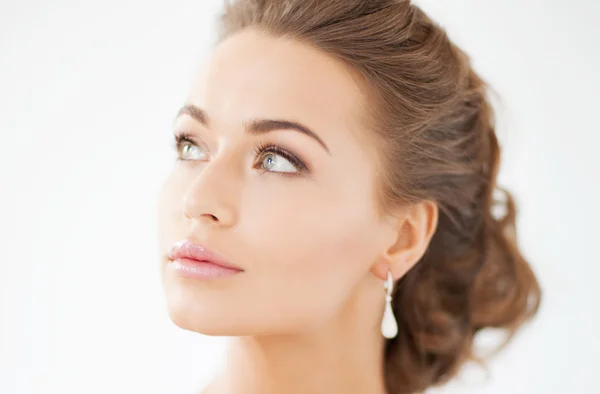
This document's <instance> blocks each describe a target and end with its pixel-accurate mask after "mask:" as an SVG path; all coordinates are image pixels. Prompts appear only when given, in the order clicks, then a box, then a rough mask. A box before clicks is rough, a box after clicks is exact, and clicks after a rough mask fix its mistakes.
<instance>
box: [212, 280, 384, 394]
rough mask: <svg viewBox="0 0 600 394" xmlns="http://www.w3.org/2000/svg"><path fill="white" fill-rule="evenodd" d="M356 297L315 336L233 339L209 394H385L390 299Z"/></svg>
mask: <svg viewBox="0 0 600 394" xmlns="http://www.w3.org/2000/svg"><path fill="white" fill-rule="evenodd" d="M377 285H378V287H377V289H379V288H380V287H381V286H380V284H379V283H377ZM371 288H372V287H371ZM356 294H357V295H355V296H353V297H352V298H351V299H350V300H349V301H348V303H347V304H346V306H345V307H344V308H343V310H342V311H341V312H340V314H339V316H336V318H335V319H333V320H332V321H330V322H329V323H327V325H326V326H321V327H318V329H314V330H312V331H310V332H303V333H297V334H294V335H285V336H247V337H235V338H232V340H231V343H230V348H229V357H228V360H227V364H226V367H225V368H224V369H223V370H222V371H221V373H220V374H219V375H217V377H216V378H215V379H214V380H213V382H212V383H211V384H210V386H209V387H208V388H207V389H206V390H205V391H204V393H205V394H276V393H277V394H280V393H286V394H297V393H298V394H299V393H302V394H312V393H345V394H353V393H356V394H358V393H360V394H364V393H370V394H384V393H385V392H386V391H385V385H384V379H383V371H384V369H383V351H384V345H385V342H384V339H383V337H382V336H381V332H380V323H381V316H382V314H383V308H384V293H383V290H381V289H379V291H368V292H364V291H363V292H356Z"/></svg>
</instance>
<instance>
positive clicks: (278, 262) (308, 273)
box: [244, 195, 376, 324]
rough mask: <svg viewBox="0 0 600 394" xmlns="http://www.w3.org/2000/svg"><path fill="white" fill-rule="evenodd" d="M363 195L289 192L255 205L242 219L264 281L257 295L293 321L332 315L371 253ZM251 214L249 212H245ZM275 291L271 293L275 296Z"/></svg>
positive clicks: (363, 270) (368, 216)
mask: <svg viewBox="0 0 600 394" xmlns="http://www.w3.org/2000/svg"><path fill="white" fill-rule="evenodd" d="M368 203H369V202H368V201H364V200H363V201H362V202H361V206H360V207H357V206H356V205H355V204H348V205H342V204H340V203H339V202H338V203H331V204H327V203H325V202H324V201H323V199H322V198H314V199H311V198H310V196H308V195H303V196H302V195H295V196H288V198H287V199H278V200H277V201H272V202H271V203H270V204H268V205H266V204H261V207H260V209H255V208H252V209H250V207H248V208H249V209H248V210H247V211H246V212H261V213H262V215H261V216H260V217H254V218H253V219H251V220H250V222H248V223H246V225H244V228H246V229H247V230H246V231H244V233H245V234H248V235H249V237H250V239H249V240H248V241H249V243H248V246H250V247H251V248H252V252H253V253H252V255H253V259H254V260H255V262H256V270H257V276H258V277H260V278H261V282H263V281H264V283H263V284H262V285H260V286H257V288H259V289H260V293H262V297H264V298H265V299H270V303H271V305H273V300H274V298H276V299H277V301H276V302H277V308H278V309H280V310H284V311H285V312H280V313H284V314H285V315H288V316H290V315H291V316H293V317H292V318H296V319H300V320H301V319H306V322H301V321H297V324H302V323H306V324H311V323H316V322H318V321H322V320H324V319H327V318H329V317H331V316H332V314H334V313H335V311H336V310H337V309H339V307H340V306H341V304H342V303H343V302H344V301H345V300H346V298H347V297H348V296H349V293H350V292H351V291H352V289H353V287H355V286H356V285H357V284H358V282H359V281H361V280H362V278H364V276H365V275H366V274H367V273H368V271H369V269H370V266H371V264H372V262H373V261H374V259H375V257H376V250H375V247H374V245H375V243H374V242H373V236H374V234H375V233H376V229H375V225H374V222H373V217H374V213H371V209H370V208H369V206H368ZM247 218H248V219H250V217H247ZM274 294H276V296H275V297H274Z"/></svg>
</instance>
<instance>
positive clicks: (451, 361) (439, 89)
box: [217, 0, 541, 393]
mask: <svg viewBox="0 0 600 394" xmlns="http://www.w3.org/2000/svg"><path fill="white" fill-rule="evenodd" d="M220 22H221V24H220V29H221V30H220V31H219V36H218V37H219V39H218V41H217V42H219V41H221V40H222V39H225V38H227V37H229V36H230V35H232V34H234V33H236V32H238V31H241V30H243V29H245V28H250V27H251V28H257V29H260V30H261V31H264V32H265V33H267V34H270V35H272V36H275V37H282V38H291V39H295V40H298V41H300V42H303V43H306V44H309V45H312V46H313V47H315V48H317V49H318V50H321V51H323V52H324V53H326V54H328V55H330V56H332V57H334V58H336V59H338V60H339V61H341V62H343V63H344V64H345V65H347V66H348V67H349V69H350V70H352V71H353V72H355V73H356V74H357V75H358V76H359V77H360V81H361V83H362V85H363V86H361V88H363V89H364V92H365V97H366V98H367V103H368V110H367V112H368V116H366V117H365V120H366V121H367V122H366V126H367V128H368V129H370V130H372V132H373V134H374V135H375V136H376V138H374V140H376V146H377V148H378V153H379V157H380V162H381V163H380V164H381V166H382V170H383V171H381V173H382V175H381V193H380V194H381V196H382V199H381V202H382V204H381V206H382V207H383V208H390V207H392V206H395V205H398V204H405V203H411V202H418V201H423V200H430V201H434V202H435V203H436V204H437V205H438V207H439V220H438V226H437V228H436V230H435V233H434V235H433V237H432V239H431V242H430V244H429V246H428V249H427V251H426V253H425V254H424V256H423V257H422V258H421V259H420V261H419V262H418V263H417V264H416V265H415V266H414V267H413V268H412V269H411V270H410V271H409V272H408V273H407V274H406V275H405V276H404V277H402V278H401V279H400V280H399V281H398V284H397V286H396V288H395V291H394V295H393V301H392V303H393V310H394V313H395V315H396V317H397V320H398V324H399V326H400V330H399V333H398V336H397V337H396V338H394V339H391V340H388V341H387V343H386V347H385V383H386V387H387V389H388V391H389V392H390V393H414V392H421V391H423V390H425V389H426V388H428V387H430V386H433V385H439V384H441V383H444V382H446V381H447V380H448V379H450V378H451V377H453V376H454V375H455V374H456V373H457V372H458V371H459V368H460V366H461V365H462V364H463V363H464V362H466V361H468V360H479V359H478V358H477V357H476V355H475V351H474V350H475V349H474V345H473V339H474V337H475V334H477V333H478V332H479V331H481V330H482V329H484V328H488V327H492V328H499V329H503V330H504V332H506V333H507V338H508V339H510V338H511V337H512V336H513V334H514V333H515V332H516V330H517V328H519V327H520V326H521V325H522V324H523V323H524V322H525V321H526V320H528V319H530V318H531V317H532V316H533V315H534V314H535V313H536V312H537V310H538V307H539V304H540V296H541V292H540V287H539V284H538V282H537V280H536V277H535V275H534V273H533V271H532V269H531V268H530V266H529V264H528V263H527V261H526V260H525V259H524V257H523V256H522V254H521V252H520V251H519V248H518V246H517V241H516V231H515V216H516V209H515V204H514V201H513V199H512V197H511V195H510V194H509V193H508V192H506V191H505V192H504V193H503V196H504V198H501V199H498V198H497V196H496V195H495V194H496V193H497V191H501V189H500V188H498V187H497V185H496V177H497V173H498V167H499V156H500V148H499V146H498V140H497V137H496V132H495V120H494V113H493V110H492V107H491V104H490V102H489V99H488V88H487V85H486V83H485V82H484V81H483V80H482V78H481V77H480V76H479V75H478V74H477V73H476V72H475V71H474V70H473V68H472V66H471V64H470V59H469V57H468V56H467V55H466V54H465V53H464V52H463V51H461V50H460V49H459V48H458V47H457V46H456V45H454V44H453V43H452V42H451V41H450V39H449V38H448V36H447V34H446V32H445V31H444V30H443V29H442V28H441V27H440V26H439V25H437V24H436V23H435V22H433V21H432V20H431V19H430V18H429V17H428V16H427V15H426V14H425V13H424V12H423V11H422V10H421V9H420V8H419V7H417V6H415V5H413V4H411V2H410V1H409V0H327V1H322V0H237V1H235V0H234V1H226V2H225V10H224V12H223V14H222V15H221V20H220ZM498 207H499V208H501V210H502V211H503V214H502V215H501V216H498V215H494V214H493V210H494V212H495V210H496V209H497V208H498ZM508 339H507V341H508ZM505 343H506V342H505Z"/></svg>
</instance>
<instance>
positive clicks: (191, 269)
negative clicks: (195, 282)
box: [168, 258, 243, 279]
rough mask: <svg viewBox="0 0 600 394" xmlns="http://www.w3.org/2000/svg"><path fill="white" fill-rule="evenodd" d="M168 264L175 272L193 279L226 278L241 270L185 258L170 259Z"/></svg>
mask: <svg viewBox="0 0 600 394" xmlns="http://www.w3.org/2000/svg"><path fill="white" fill-rule="evenodd" d="M168 266H169V268H170V269H171V270H173V271H175V272H176V273H177V274H179V275H181V276H185V277H188V278H194V279H216V278H226V277H230V276H233V275H236V274H239V273H240V272H243V271H241V270H238V269H235V268H227V267H222V266H220V265H216V264H213V263H209V262H207V261H198V260H193V259H186V258H180V259H176V260H170V261H169V264H168Z"/></svg>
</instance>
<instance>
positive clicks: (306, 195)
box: [160, 0, 540, 394]
mask: <svg viewBox="0 0 600 394" xmlns="http://www.w3.org/2000/svg"><path fill="white" fill-rule="evenodd" d="M221 22H222V30H221V32H220V38H219V40H218V45H217V46H216V47H215V48H214V52H213V54H212V56H211V58H210V60H209V62H208V63H207V65H206V67H205V68H204V69H203V70H202V71H201V72H200V73H199V74H198V78H197V79H196V81H195V83H194V85H193V88H192V89H191V93H190V95H189V98H188V100H187V102H186V103H185V105H184V106H183V108H182V109H181V110H180V112H179V114H178V116H177V118H176V121H175V126H174V134H175V141H176V143H175V146H176V152H177V155H178V162H177V164H176V165H175V167H174V169H173V171H172V174H171V175H170V177H169V178H168V180H167V182H166V183H165V186H164V189H163V193H162V195H161V205H160V207H161V208H160V229H161V234H160V236H161V238H160V239H161V250H162V251H163V252H164V261H163V264H162V273H163V282H164V289H165V294H166V299H167V305H168V310H169V314H170V316H171V318H172V320H173V321H174V322H175V323H176V324H177V325H178V326H180V327H181V328H183V329H186V330H191V331H196V332H198V333H202V334H206V335H225V336H232V337H233V338H232V341H231V348H230V352H229V357H228V361H227V363H226V366H225V367H224V368H223V370H222V371H221V373H219V374H218V375H217V376H216V377H215V378H214V380H213V381H212V382H211V384H209V385H208V386H207V387H206V388H205V390H204V393H205V394H222V393H231V394H236V393H244V394H247V393H257V394H258V393H260V394H269V393H286V394H293V393H303V394H310V393H344V394H352V393H357V394H358V393H360V394H364V393H370V394H377V393H416V392H421V391H423V390H425V389H426V388H428V387H430V386H433V385H436V384H439V383H442V382H444V381H446V380H448V379H449V378H450V377H452V376H453V375H454V374H455V373H456V372H457V370H458V368H459V367H460V366H461V365H462V364H463V363H464V362H465V361H467V360H469V359H472V358H474V355H473V352H472V342H473V337H474V335H475V334H476V333H477V332H478V331H479V330H481V329H483V328H486V327H499V328H504V329H506V330H507V331H508V333H509V334H512V333H514V331H515V330H516V329H517V328H518V327H519V326H520V325H521V324H522V323H523V322H524V321H525V320H527V319H529V318H530V317H531V316H533V315H534V313H535V311H536V310H537V308H538V304H539V299H540V290H539V286H538V283H537V281H536V278H535V276H534V274H533V273H532V271H531V268H530V267H529V265H528V263H527V262H526V261H525V260H524V258H523V257H522V255H521V254H520V252H519V250H518V248H517V244H516V240H515V231H514V224H515V207H514V204H513V202H512V200H511V198H510V196H509V195H508V194H507V195H506V198H504V199H503V202H500V203H499V204H500V206H501V207H502V208H504V209H503V210H504V212H503V215H502V216H501V217H497V216H494V215H492V208H493V205H494V204H496V203H495V200H494V191H495V189H496V174H497V172H498V163H499V161H498V160H499V148H498V143H497V140H496V135H495V130H494V121H493V113H492V109H491V107H490V104H489V102H488V100H487V99H486V86H485V84H484V82H483V81H482V80H481V79H480V77H479V76H478V75H477V74H476V73H475V72H474V71H473V69H472V68H471V65H470V63H469V59H468V57H467V56H466V55H465V54H464V53H463V52H461V51H460V50H459V49H458V48H457V47H456V46H455V45H453V44H452V43H451V42H450V41H449V39H448V37H447V36H446V34H445V33H444V31H443V30H442V29H441V28H440V27H439V26H437V25H436V24H435V23H434V22H432V21H431V19H429V18H428V17H427V16H426V15H425V14H424V13H423V11H421V10H420V9H419V8H418V7H416V6H414V5H411V4H410V2H409V1H393V0H379V1H375V0H369V1H366V0H328V1H322V0H287V1H283V0H279V1H277V0H242V1H234V2H233V3H231V2H230V3H228V4H227V5H226V8H225V11H224V13H223V16H222V20H221ZM495 209H496V207H494V211H495Z"/></svg>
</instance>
